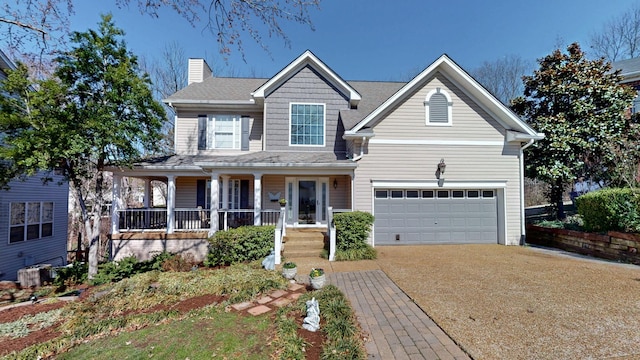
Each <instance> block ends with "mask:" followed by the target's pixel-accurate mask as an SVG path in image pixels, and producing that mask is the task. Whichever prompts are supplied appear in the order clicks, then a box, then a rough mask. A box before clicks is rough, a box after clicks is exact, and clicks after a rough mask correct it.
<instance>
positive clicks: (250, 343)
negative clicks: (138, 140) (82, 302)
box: [58, 307, 275, 360]
mask: <svg viewBox="0 0 640 360" xmlns="http://www.w3.org/2000/svg"><path fill="white" fill-rule="evenodd" d="M274 333H275V325H274V324H273V321H272V320H271V318H270V317H269V316H268V315H262V316H256V317H249V316H242V315H239V314H237V313H231V312H228V313H227V312H225V311H224V309H221V308H220V307H214V308H207V309H205V310H199V311H196V312H194V313H193V315H192V316H190V317H189V318H187V319H184V320H180V321H175V322H170V323H167V324H162V325H157V326H151V327H147V328H144V329H141V330H137V331H132V332H126V333H121V334H119V335H117V336H115V337H108V338H103V339H99V340H95V341H90V342H88V343H85V344H82V345H80V346H78V347H76V348H74V349H73V350H71V351H70V352H68V353H65V354H62V355H60V356H58V359H105V360H106V359H109V360H110V359H149V358H153V359H187V358H188V359H191V360H195V359H215V358H217V357H219V358H220V359H222V358H234V359H256V360H258V359H268V358H270V356H271V354H273V352H274V349H273V347H272V346H271V345H270V344H271V338H272V336H273V334H274Z"/></svg>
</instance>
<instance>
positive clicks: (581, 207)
mask: <svg viewBox="0 0 640 360" xmlns="http://www.w3.org/2000/svg"><path fill="white" fill-rule="evenodd" d="M575 201H576V206H577V208H578V213H579V214H580V216H581V218H582V220H583V222H584V229H585V230H586V231H592V232H604V231H609V230H615V231H626V232H640V190H637V189H603V190H599V191H594V192H590V193H587V194H585V195H582V196H580V197H578V198H576V200H575Z"/></svg>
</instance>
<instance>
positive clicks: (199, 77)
mask: <svg viewBox="0 0 640 360" xmlns="http://www.w3.org/2000/svg"><path fill="white" fill-rule="evenodd" d="M210 76H211V68H209V65H207V62H206V61H204V59H189V76H188V79H187V85H190V84H192V83H194V82H202V81H204V79H206V78H208V77H210Z"/></svg>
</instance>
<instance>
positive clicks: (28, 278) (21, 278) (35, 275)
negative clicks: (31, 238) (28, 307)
mask: <svg viewBox="0 0 640 360" xmlns="http://www.w3.org/2000/svg"><path fill="white" fill-rule="evenodd" d="M18 282H19V283H20V286H22V287H23V288H27V287H32V286H35V287H39V286H42V285H44V284H45V283H48V282H51V264H40V265H35V266H29V267H26V268H23V269H20V270H18Z"/></svg>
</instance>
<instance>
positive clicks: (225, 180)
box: [220, 175, 231, 209]
mask: <svg viewBox="0 0 640 360" xmlns="http://www.w3.org/2000/svg"><path fill="white" fill-rule="evenodd" d="M220 177H221V178H222V194H221V195H222V198H221V199H222V209H228V208H229V178H231V176H229V175H221V176H220Z"/></svg>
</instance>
